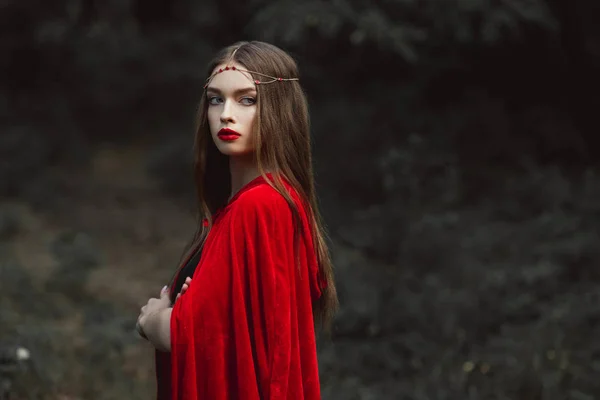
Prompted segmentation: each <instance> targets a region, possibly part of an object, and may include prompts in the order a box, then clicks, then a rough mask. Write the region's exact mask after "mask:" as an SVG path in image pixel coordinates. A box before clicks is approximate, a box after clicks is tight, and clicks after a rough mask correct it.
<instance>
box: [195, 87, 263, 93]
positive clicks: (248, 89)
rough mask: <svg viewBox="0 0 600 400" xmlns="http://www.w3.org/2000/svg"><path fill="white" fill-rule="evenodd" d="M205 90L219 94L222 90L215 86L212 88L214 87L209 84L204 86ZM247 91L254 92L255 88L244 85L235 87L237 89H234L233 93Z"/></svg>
mask: <svg viewBox="0 0 600 400" xmlns="http://www.w3.org/2000/svg"><path fill="white" fill-rule="evenodd" d="M206 91H207V92H213V93H218V94H221V93H222V92H221V91H220V90H219V89H217V88H214V87H211V86H209V87H207V88H206ZM248 92H256V89H255V88H253V87H245V88H242V89H237V90H235V91H234V92H233V94H234V95H240V94H243V93H248Z"/></svg>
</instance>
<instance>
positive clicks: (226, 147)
mask: <svg viewBox="0 0 600 400" xmlns="http://www.w3.org/2000/svg"><path fill="white" fill-rule="evenodd" d="M217 149H219V151H220V152H221V154H223V155H225V156H228V157H247V156H248V155H250V154H252V150H249V149H240V148H239V147H238V148H236V146H234V145H230V144H220V145H218V146H217Z"/></svg>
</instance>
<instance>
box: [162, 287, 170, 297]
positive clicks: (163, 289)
mask: <svg viewBox="0 0 600 400" xmlns="http://www.w3.org/2000/svg"><path fill="white" fill-rule="evenodd" d="M168 292H169V287H168V286H167V285H165V286H163V288H162V289H161V290H160V295H161V296H163V295H164V294H165V293H168Z"/></svg>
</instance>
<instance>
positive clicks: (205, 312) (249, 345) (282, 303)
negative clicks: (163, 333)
mask: <svg viewBox="0 0 600 400" xmlns="http://www.w3.org/2000/svg"><path fill="white" fill-rule="evenodd" d="M285 186H286V188H287V189H288V192H289V193H290V195H291V196H292V198H293V199H294V201H295V203H296V205H297V206H298V208H299V211H300V216H301V221H302V225H303V227H304V229H303V234H302V235H301V239H300V243H299V245H300V247H299V249H300V269H298V268H297V264H296V263H295V253H294V228H293V218H292V212H291V210H290V208H289V206H288V204H287V202H286V201H285V199H284V197H283V196H281V195H280V194H279V193H277V191H275V190H274V189H273V188H272V187H271V186H269V185H268V183H267V182H266V181H265V180H264V179H263V178H262V177H258V178H256V179H255V180H253V181H252V182H250V183H249V184H247V185H246V186H244V187H243V188H242V189H241V190H240V191H239V192H238V193H237V194H236V195H235V196H234V197H233V198H232V200H231V201H230V202H229V203H228V205H227V206H226V207H224V208H223V209H221V210H220V211H219V212H218V213H217V214H216V215H215V218H214V221H213V227H212V228H211V231H210V233H209V235H208V237H207V239H206V242H205V246H204V249H203V253H202V256H201V258H200V262H199V264H198V266H197V268H196V270H195V272H194V275H193V277H192V283H191V285H190V287H189V289H188V291H187V292H186V293H185V294H184V295H183V296H181V298H180V299H179V300H178V301H177V302H176V303H175V305H174V307H173V311H172V315H171V353H170V357H169V354H168V353H161V352H158V351H157V354H156V355H157V359H156V361H157V378H158V399H159V400H167V399H169V400H176V399H186V400H209V399H210V400H220V399H223V400H233V399H236V400H254V399H256V400H258V399H269V400H278V399H282V400H283V399H286V400H292V399H305V400H314V399H320V398H321V396H320V385H319V373H318V364H317V352H316V340H315V330H314V323H313V313H312V303H313V301H314V300H316V299H317V298H318V297H319V296H320V295H321V290H320V288H321V287H322V286H321V285H322V280H321V279H319V273H318V265H317V259H316V255H315V251H314V247H313V242H312V236H311V234H310V232H311V230H310V226H309V224H308V218H307V214H306V212H305V209H304V207H303V205H302V202H301V201H300V200H299V197H298V195H297V193H296V192H295V191H294V189H293V188H292V187H291V186H290V185H288V184H287V183H286V184H285Z"/></svg>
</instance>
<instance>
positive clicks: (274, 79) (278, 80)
mask: <svg viewBox="0 0 600 400" xmlns="http://www.w3.org/2000/svg"><path fill="white" fill-rule="evenodd" d="M229 70H232V71H240V72H248V73H250V74H256V75H260V76H264V77H266V78H271V80H270V81H259V80H258V79H256V80H254V83H255V84H257V85H264V84H266V83H273V82H284V81H298V80H299V79H298V78H277V77H274V76H271V75H267V74H262V73H260V72H256V71H248V70H246V69H241V68H237V67H235V66H231V67H229V66H227V67H225V68H219V70H218V71H217V72H215V73H214V74H212V75H211V76H210V77H209V78H208V79H207V80H206V84H205V85H204V89H206V88H207V87H208V84H209V83H210V81H211V80H212V79H213V78H214V77H215V76H216V75H217V74H220V73H221V72H223V71H229Z"/></svg>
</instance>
